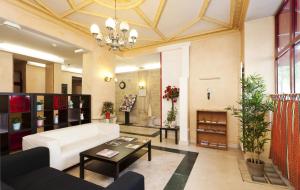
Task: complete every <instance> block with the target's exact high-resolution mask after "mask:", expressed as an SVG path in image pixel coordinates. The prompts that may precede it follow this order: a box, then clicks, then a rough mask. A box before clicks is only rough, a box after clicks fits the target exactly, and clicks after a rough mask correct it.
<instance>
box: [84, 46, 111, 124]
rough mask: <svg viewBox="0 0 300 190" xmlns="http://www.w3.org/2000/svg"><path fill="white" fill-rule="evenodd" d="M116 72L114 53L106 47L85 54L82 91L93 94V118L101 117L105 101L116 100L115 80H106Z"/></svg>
mask: <svg viewBox="0 0 300 190" xmlns="http://www.w3.org/2000/svg"><path fill="white" fill-rule="evenodd" d="M106 73H114V55H113V54H112V53H111V52H109V51H107V50H106V49H105V48H100V47H96V48H95V51H93V52H90V53H85V54H84V55H83V74H82V93H84V94H91V95H92V119H99V118H100V113H101V109H102V104H103V102H104V101H110V102H115V82H114V80H112V81H110V82H105V81H104V78H105V76H106Z"/></svg>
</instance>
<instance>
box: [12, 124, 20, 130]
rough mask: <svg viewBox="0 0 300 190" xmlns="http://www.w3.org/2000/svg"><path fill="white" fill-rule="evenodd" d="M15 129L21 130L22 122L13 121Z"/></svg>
mask: <svg viewBox="0 0 300 190" xmlns="http://www.w3.org/2000/svg"><path fill="white" fill-rule="evenodd" d="M13 129H14V131H19V130H20V129H21V123H13Z"/></svg>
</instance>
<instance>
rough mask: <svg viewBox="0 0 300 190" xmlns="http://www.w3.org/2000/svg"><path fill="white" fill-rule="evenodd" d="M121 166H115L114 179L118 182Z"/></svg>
mask: <svg viewBox="0 0 300 190" xmlns="http://www.w3.org/2000/svg"><path fill="white" fill-rule="evenodd" d="M119 166H120V165H119V163H117V164H116V165H115V177H114V181H116V180H117V179H118V178H119V172H120V170H119V169H120V167H119Z"/></svg>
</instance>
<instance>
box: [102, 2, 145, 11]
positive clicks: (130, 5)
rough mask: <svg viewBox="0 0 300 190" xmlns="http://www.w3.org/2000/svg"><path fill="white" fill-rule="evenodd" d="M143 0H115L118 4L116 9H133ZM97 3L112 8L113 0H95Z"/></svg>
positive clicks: (113, 6)
mask: <svg viewBox="0 0 300 190" xmlns="http://www.w3.org/2000/svg"><path fill="white" fill-rule="evenodd" d="M144 1H145V0H117V4H118V6H117V7H116V9H117V10H121V9H123V10H124V9H133V8H135V7H137V6H139V5H141V4H142V3H143V2H144ZM96 2H97V3H98V4H100V5H102V6H105V7H107V8H110V9H114V8H115V5H114V1H113V0H97V1H96Z"/></svg>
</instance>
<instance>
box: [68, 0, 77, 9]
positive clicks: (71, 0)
mask: <svg viewBox="0 0 300 190" xmlns="http://www.w3.org/2000/svg"><path fill="white" fill-rule="evenodd" d="M67 1H68V4H69V6H70V8H71V9H74V8H75V7H76V5H75V2H74V0H67Z"/></svg>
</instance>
